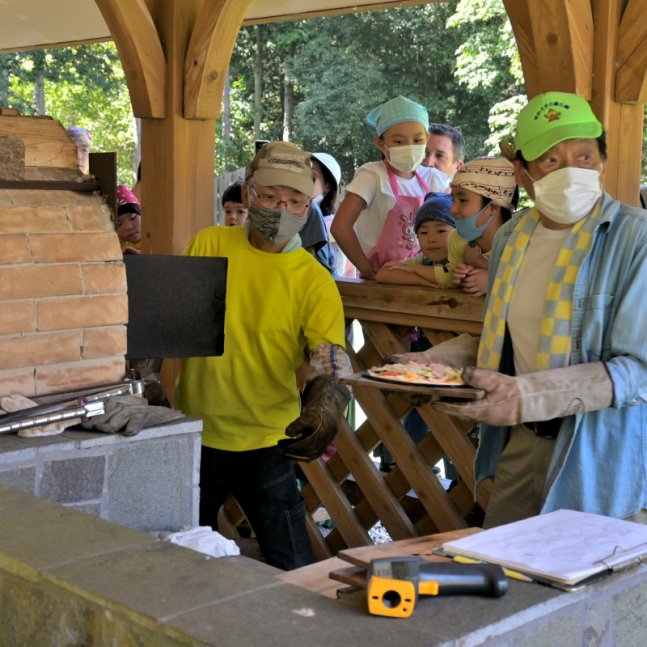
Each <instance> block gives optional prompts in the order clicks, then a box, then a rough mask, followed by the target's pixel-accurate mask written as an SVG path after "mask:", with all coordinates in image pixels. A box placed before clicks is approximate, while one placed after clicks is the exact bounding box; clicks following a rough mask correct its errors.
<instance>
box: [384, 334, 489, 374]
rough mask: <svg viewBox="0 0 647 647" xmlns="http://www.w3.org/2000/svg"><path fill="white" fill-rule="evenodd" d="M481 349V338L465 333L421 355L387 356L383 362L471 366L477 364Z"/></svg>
mask: <svg viewBox="0 0 647 647" xmlns="http://www.w3.org/2000/svg"><path fill="white" fill-rule="evenodd" d="M478 347H479V338H478V337H473V336H472V335H468V334H467V333H463V334H462V335H459V336H458V337H452V339H448V340H447V341H444V342H442V343H440V344H436V345H435V346H433V347H432V348H430V349H429V350H425V351H422V352H419V353H395V354H393V355H387V357H385V358H384V359H383V360H382V365H383V366H384V365H385V364H408V363H409V362H417V363H418V364H424V365H428V364H445V365H447V366H455V367H457V368H460V367H462V366H471V365H472V364H474V363H475V362H476V354H477V352H478Z"/></svg>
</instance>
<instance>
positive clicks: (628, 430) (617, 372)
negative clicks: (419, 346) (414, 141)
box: [475, 193, 647, 517]
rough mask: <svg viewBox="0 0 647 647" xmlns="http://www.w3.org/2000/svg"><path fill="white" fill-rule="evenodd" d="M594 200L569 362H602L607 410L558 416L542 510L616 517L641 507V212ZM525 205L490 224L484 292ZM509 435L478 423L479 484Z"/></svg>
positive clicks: (646, 497) (645, 255)
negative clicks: (608, 392) (597, 210)
mask: <svg viewBox="0 0 647 647" xmlns="http://www.w3.org/2000/svg"><path fill="white" fill-rule="evenodd" d="M601 200H602V205H601V214H600V215H601V217H600V224H599V226H598V227H597V229H596V230H595V233H594V239H593V244H592V246H591V249H590V250H589V253H588V255H587V256H586V258H585V259H584V261H583V262H582V265H581V266H580V271H579V273H578V276H577V280H576V283H575V287H574V292H573V310H572V313H573V314H572V322H571V342H572V344H571V346H572V348H571V360H570V362H571V364H581V363H588V362H598V361H603V362H605V364H606V367H607V370H608V371H609V374H610V376H611V380H612V382H613V389H614V399H613V404H612V405H611V406H610V407H608V408H606V409H601V410H599V411H592V412H589V413H583V414H577V415H574V416H568V417H566V418H564V421H563V423H562V426H561V428H560V432H559V436H558V437H557V439H556V441H555V450H554V452H553V456H552V459H551V463H550V466H549V468H548V473H547V476H546V484H545V489H544V503H543V507H542V510H541V511H542V512H550V511H552V510H558V509H560V508H569V509H573V510H583V511H586V512H595V513H598V514H603V515H607V516H611V517H624V516H627V515H630V514H633V513H636V512H638V511H639V510H641V509H643V508H647V328H646V326H647V211H644V210H642V209H635V208H633V207H629V206H627V205H623V204H621V203H620V202H618V201H617V200H614V199H613V198H611V197H610V196H609V195H608V194H606V193H605V194H604V195H603V196H602V198H601ZM524 213H525V212H523V211H522V212H520V213H519V214H517V215H515V217H514V218H513V219H512V220H511V221H509V222H507V223H506V224H505V225H504V226H503V227H502V228H501V229H500V230H499V231H498V232H497V237H496V239H495V242H494V246H493V250H492V256H491V259H490V269H489V282H490V285H489V290H488V294H489V293H490V291H491V288H492V282H493V280H494V275H495V273H496V268H497V265H498V262H499V259H500V258H501V252H502V250H503V247H504V246H505V244H506V241H507V240H508V238H509V237H510V234H511V233H512V231H513V229H514V227H515V225H516V224H517V223H518V222H519V220H520V218H523V216H524ZM485 307H486V308H487V301H486V304H485ZM508 359H510V358H508ZM508 436H509V428H507V427H495V426H492V425H481V434H480V443H479V449H478V452H477V456H476V465H475V467H476V480H477V483H479V482H481V481H482V480H484V479H486V478H488V477H491V476H493V475H494V473H495V470H496V466H497V462H498V459H499V456H500V454H501V451H502V450H503V448H504V446H505V444H506V442H507V440H508Z"/></svg>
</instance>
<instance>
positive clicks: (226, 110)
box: [222, 68, 231, 142]
mask: <svg viewBox="0 0 647 647" xmlns="http://www.w3.org/2000/svg"><path fill="white" fill-rule="evenodd" d="M222 138H223V139H224V140H225V141H226V142H228V141H229V140H230V139H231V76H230V74H229V68H227V78H226V79H225V87H224V90H223V94H222Z"/></svg>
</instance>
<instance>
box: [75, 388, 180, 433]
mask: <svg viewBox="0 0 647 647" xmlns="http://www.w3.org/2000/svg"><path fill="white" fill-rule="evenodd" d="M182 415H183V414H182V412H181V411H177V410H176V409H169V408H168V407H156V406H151V405H149V404H148V402H146V400H144V399H143V398H137V397H134V396H132V395H114V396H112V397H111V398H108V399H107V400H106V401H105V413H103V414H101V415H100V416H93V417H92V418H89V419H88V420H86V421H85V422H84V423H82V425H81V426H82V427H83V429H96V430H98V431H105V432H107V433H111V434H116V433H117V432H121V433H123V435H124V436H134V435H135V434H138V433H139V432H140V431H141V430H142V429H144V428H146V427H154V426H155V425H161V424H162V423H164V422H169V421H171V420H176V419H177V418H181V417H182Z"/></svg>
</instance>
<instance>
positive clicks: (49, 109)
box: [0, 43, 136, 185]
mask: <svg viewBox="0 0 647 647" xmlns="http://www.w3.org/2000/svg"><path fill="white" fill-rule="evenodd" d="M39 86H41V87H42V89H43V90H44V102H45V105H44V110H42V108H41V107H39V106H38V105H37V100H36V97H35V88H37V87H39ZM0 99H1V100H2V105H5V106H9V107H12V108H16V109H18V110H20V112H21V114H24V115H34V114H41V113H43V114H47V115H49V116H50V117H53V118H54V119H57V120H58V121H60V122H61V123H62V124H63V126H80V127H82V128H86V129H87V130H89V131H90V133H91V134H92V150H94V151H111V152H116V153H117V175H118V178H119V181H120V182H124V183H126V184H129V185H132V183H133V181H134V161H133V160H134V154H135V146H136V133H135V122H134V118H133V114H132V108H131V105H130V96H129V94H128V88H127V86H126V82H125V76H124V72H123V68H122V66H121V62H120V61H119V56H118V55H117V50H116V49H115V46H114V44H113V43H100V44H95V45H82V46H78V47H64V48H56V49H51V50H34V51H30V52H20V53H15V54H0Z"/></svg>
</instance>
